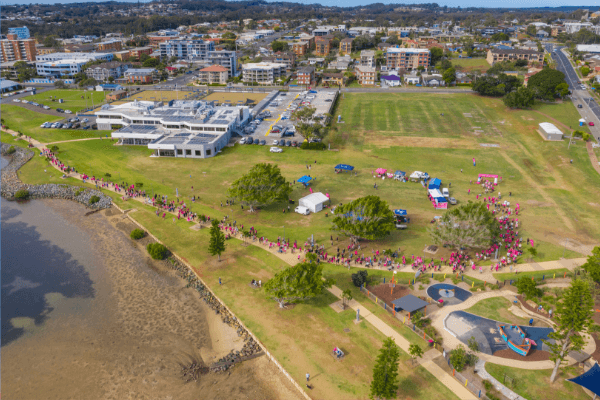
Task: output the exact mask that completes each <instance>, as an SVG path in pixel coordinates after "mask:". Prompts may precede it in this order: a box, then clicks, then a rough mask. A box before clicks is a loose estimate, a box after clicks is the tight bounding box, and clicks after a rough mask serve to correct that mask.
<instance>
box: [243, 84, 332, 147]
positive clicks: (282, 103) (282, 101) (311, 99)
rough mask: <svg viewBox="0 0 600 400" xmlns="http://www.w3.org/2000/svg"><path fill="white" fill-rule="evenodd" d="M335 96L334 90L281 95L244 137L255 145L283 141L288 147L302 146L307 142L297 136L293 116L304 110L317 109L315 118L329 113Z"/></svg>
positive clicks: (263, 112) (262, 113)
mask: <svg viewBox="0 0 600 400" xmlns="http://www.w3.org/2000/svg"><path fill="white" fill-rule="evenodd" d="M336 96H337V92H336V91H335V90H327V91H326V90H321V91H310V92H308V91H305V92H300V93H293V92H290V93H286V92H281V93H279V94H278V95H277V96H276V97H275V98H274V99H273V100H272V101H271V102H270V103H269V104H268V105H267V107H266V108H265V109H264V110H263V111H261V113H260V114H258V115H257V118H256V119H255V121H253V123H251V128H248V129H246V131H245V133H246V135H247V136H249V137H251V138H252V141H253V143H255V141H256V140H258V141H259V143H260V141H262V140H264V141H265V144H266V145H269V146H272V145H274V141H275V140H277V141H280V140H281V139H284V140H285V141H286V145H287V142H288V141H289V142H290V145H292V144H293V142H294V141H295V142H296V143H297V144H298V145H299V144H300V143H302V141H304V138H303V137H302V136H300V135H299V134H298V133H297V132H296V127H295V122H294V121H292V119H291V118H292V117H293V113H294V112H295V111H297V110H301V109H302V108H304V107H314V108H316V111H315V115H324V114H327V113H330V112H331V108H332V106H333V104H334V103H335V98H336Z"/></svg>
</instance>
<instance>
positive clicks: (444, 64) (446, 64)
mask: <svg viewBox="0 0 600 400" xmlns="http://www.w3.org/2000/svg"><path fill="white" fill-rule="evenodd" d="M449 68H452V62H451V61H450V60H448V59H447V58H444V59H443V60H442V61H441V62H440V70H441V71H446V70H447V69H449Z"/></svg>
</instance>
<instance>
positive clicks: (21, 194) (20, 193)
mask: <svg viewBox="0 0 600 400" xmlns="http://www.w3.org/2000/svg"><path fill="white" fill-rule="evenodd" d="M27 198H29V190H25V189H21V190H17V193H15V199H17V200H26V199H27Z"/></svg>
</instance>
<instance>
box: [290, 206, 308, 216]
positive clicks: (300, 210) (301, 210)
mask: <svg viewBox="0 0 600 400" xmlns="http://www.w3.org/2000/svg"><path fill="white" fill-rule="evenodd" d="M294 211H295V212H297V213H298V214H302V215H308V214H310V210H309V209H308V208H306V207H302V206H298V207H296V209H294Z"/></svg>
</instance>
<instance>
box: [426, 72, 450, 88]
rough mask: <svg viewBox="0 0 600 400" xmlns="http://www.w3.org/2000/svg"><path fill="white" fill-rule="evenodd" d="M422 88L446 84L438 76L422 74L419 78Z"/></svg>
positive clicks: (440, 76)
mask: <svg viewBox="0 0 600 400" xmlns="http://www.w3.org/2000/svg"><path fill="white" fill-rule="evenodd" d="M421 80H422V82H423V86H446V82H444V79H443V78H442V75H439V74H431V75H428V74H424V75H422V76H421Z"/></svg>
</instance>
